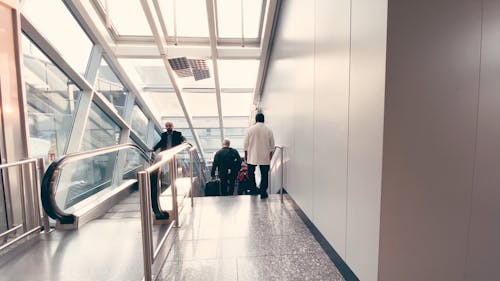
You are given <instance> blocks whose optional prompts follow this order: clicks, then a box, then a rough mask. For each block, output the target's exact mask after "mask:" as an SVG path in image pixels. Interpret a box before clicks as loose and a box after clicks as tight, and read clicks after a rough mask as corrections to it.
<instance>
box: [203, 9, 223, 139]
mask: <svg viewBox="0 0 500 281" xmlns="http://www.w3.org/2000/svg"><path fill="white" fill-rule="evenodd" d="M206 8H207V18H208V33H209V34H210V48H211V50H212V67H213V70H214V81H215V97H216V99H217V113H218V115H219V128H220V142H221V144H222V141H223V140H224V120H223V119H222V101H221V94H220V79H219V65H218V62H217V59H218V52H217V34H216V33H217V32H216V26H217V23H216V22H217V18H216V14H215V10H214V0H206Z"/></svg>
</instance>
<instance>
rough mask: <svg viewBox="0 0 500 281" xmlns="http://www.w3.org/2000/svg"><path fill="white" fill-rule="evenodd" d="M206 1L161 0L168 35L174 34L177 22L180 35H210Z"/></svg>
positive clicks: (178, 34)
mask: <svg viewBox="0 0 500 281" xmlns="http://www.w3.org/2000/svg"><path fill="white" fill-rule="evenodd" d="M174 2H175V7H174ZM205 3H206V2H205V0H182V1H179V0H166V1H160V7H161V10H162V13H163V18H164V20H165V23H166V26H167V32H168V35H169V36H174V26H175V24H176V28H177V36H178V37H208V36H209V34H208V20H207V9H206V4H205ZM174 12H175V16H174ZM174 19H175V22H174ZM194 19H195V20H194Z"/></svg>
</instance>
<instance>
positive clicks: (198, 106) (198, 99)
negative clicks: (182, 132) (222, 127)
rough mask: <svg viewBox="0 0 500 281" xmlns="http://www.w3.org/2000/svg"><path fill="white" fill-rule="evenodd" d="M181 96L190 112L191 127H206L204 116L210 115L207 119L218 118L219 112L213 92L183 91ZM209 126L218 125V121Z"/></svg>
mask: <svg viewBox="0 0 500 281" xmlns="http://www.w3.org/2000/svg"><path fill="white" fill-rule="evenodd" d="M182 97H183V99H184V103H185V104H186V107H187V108H188V110H189V111H190V112H191V117H192V121H193V127H195V128H199V127H207V125H206V123H205V121H206V118H205V117H212V118H209V119H211V120H212V119H217V120H218V117H217V116H219V114H218V111H217V99H216V98H215V93H183V94H182ZM210 127H219V123H218V121H217V123H216V124H213V125H211V126H210Z"/></svg>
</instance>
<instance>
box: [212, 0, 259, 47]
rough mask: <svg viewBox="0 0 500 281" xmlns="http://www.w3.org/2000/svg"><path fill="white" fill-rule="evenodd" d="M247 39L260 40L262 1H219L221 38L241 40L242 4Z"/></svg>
mask: <svg viewBox="0 0 500 281" xmlns="http://www.w3.org/2000/svg"><path fill="white" fill-rule="evenodd" d="M242 2H243V25H244V37H245V38H259V37H260V34H259V29H260V25H261V18H262V0H243V1H234V0H217V20H218V24H217V26H218V28H219V37H222V38H224V37H226V38H241V16H242V15H241V14H242V11H241V10H242V9H241V3H242Z"/></svg>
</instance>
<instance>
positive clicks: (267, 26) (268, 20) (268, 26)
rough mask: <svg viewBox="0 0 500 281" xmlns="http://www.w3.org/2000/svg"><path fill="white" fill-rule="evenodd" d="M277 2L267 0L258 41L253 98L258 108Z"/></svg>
mask: <svg viewBox="0 0 500 281" xmlns="http://www.w3.org/2000/svg"><path fill="white" fill-rule="evenodd" d="M278 2H281V0H269V1H267V7H266V14H265V22H264V29H263V33H262V40H261V41H260V42H261V46H260V49H261V51H262V55H261V57H260V63H259V71H258V73H257V82H256V84H255V93H254V98H253V104H254V106H255V107H256V108H259V106H260V99H261V97H262V90H263V88H264V82H265V79H266V72H267V67H268V63H269V56H270V55H271V48H270V42H271V40H272V36H274V33H273V30H274V28H275V24H276V21H275V18H276V16H277V9H278V11H279V7H278Z"/></svg>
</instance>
